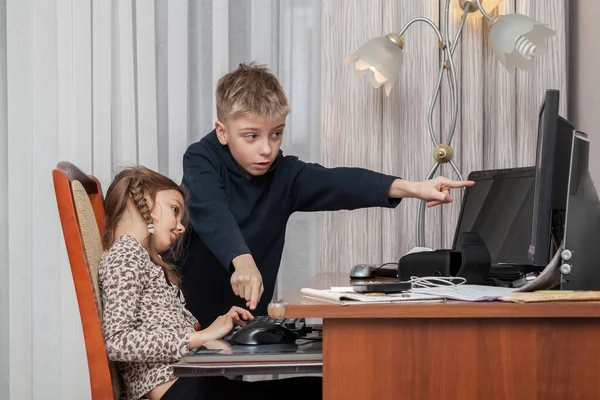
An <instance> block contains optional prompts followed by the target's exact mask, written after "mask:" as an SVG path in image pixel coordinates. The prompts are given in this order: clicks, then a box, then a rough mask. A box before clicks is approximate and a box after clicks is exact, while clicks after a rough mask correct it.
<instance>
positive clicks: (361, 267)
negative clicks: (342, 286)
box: [350, 264, 376, 278]
mask: <svg viewBox="0 0 600 400" xmlns="http://www.w3.org/2000/svg"><path fill="white" fill-rule="evenodd" d="M375 270H376V266H375V265H372V264H357V265H355V266H354V267H352V270H351V271H350V278H371V277H373V276H374V275H375Z"/></svg>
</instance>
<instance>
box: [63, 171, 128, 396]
mask: <svg viewBox="0 0 600 400" xmlns="http://www.w3.org/2000/svg"><path fill="white" fill-rule="evenodd" d="M52 177H53V180H54V191H55V193H56V202H57V204H58V212H59V214H60V222H61V225H62V231H63V235H64V238H65V244H66V247H67V253H68V255H69V263H70V264H71V273H72V275H73V282H74V284H75V293H76V295H77V303H78V305H79V314H80V317H81V325H82V327H83V336H84V342H85V351H86V354H87V362H88V369H89V374H90V387H91V391H92V399H93V400H104V399H118V398H120V393H121V391H120V378H119V375H118V372H117V369H116V365H115V364H114V363H111V362H109V360H108V356H107V354H106V347H105V344H104V338H103V336H102V327H101V316H102V303H101V301H100V291H99V288H98V263H99V261H100V257H101V255H102V252H103V248H102V240H101V232H102V231H103V229H104V201H103V197H102V189H101V187H100V182H99V181H98V180H97V179H96V178H95V177H93V176H89V175H87V174H85V173H84V172H83V171H81V170H80V169H79V168H77V167H76V166H75V165H73V164H71V163H69V162H60V163H58V165H57V167H56V169H54V170H53V171H52Z"/></svg>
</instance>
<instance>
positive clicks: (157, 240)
mask: <svg viewBox="0 0 600 400" xmlns="http://www.w3.org/2000/svg"><path fill="white" fill-rule="evenodd" d="M183 207H184V202H183V196H182V195H181V193H179V191H177V190H162V191H160V192H158V193H156V199H155V201H154V205H153V207H152V212H151V214H150V215H151V217H152V220H153V223H154V228H155V230H156V231H155V233H154V235H151V237H152V240H154V246H155V248H156V251H157V252H159V253H162V252H164V251H167V250H168V249H169V248H170V247H171V245H173V243H175V241H176V240H177V239H178V238H179V236H180V235H182V234H183V232H185V228H184V226H183V225H182V224H181V218H182V216H183V211H184V210H183Z"/></svg>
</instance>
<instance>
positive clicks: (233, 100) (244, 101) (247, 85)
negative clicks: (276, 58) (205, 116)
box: [216, 62, 290, 122]
mask: <svg viewBox="0 0 600 400" xmlns="http://www.w3.org/2000/svg"><path fill="white" fill-rule="evenodd" d="M216 96H217V118H218V119H219V121H221V122H225V121H226V120H227V119H230V118H235V117H238V116H240V115H248V114H253V115H257V116H260V117H265V118H269V119H271V118H285V117H286V116H287V114H288V113H289V112H290V107H289V105H288V101H287V97H286V95H285V92H284V91H283V88H282V87H281V84H280V83H279V80H278V79H277V77H276V76H275V75H273V73H272V72H271V71H270V70H269V69H268V68H267V67H266V66H264V65H260V64H256V63H254V62H252V63H250V64H240V65H239V67H238V68H237V69H235V70H233V71H231V72H229V73H227V74H225V75H223V76H222V77H221V79H219V82H218V83H217V91H216Z"/></svg>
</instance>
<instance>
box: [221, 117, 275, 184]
mask: <svg viewBox="0 0 600 400" xmlns="http://www.w3.org/2000/svg"><path fill="white" fill-rule="evenodd" d="M284 127H285V118H275V119H266V118H264V117H259V116H256V115H254V114H251V115H248V116H240V117H236V118H231V119H228V120H227V121H226V122H221V121H217V122H216V123H215V128H216V131H217V137H218V138H219V142H220V143H221V144H222V145H227V146H228V147H229V150H230V151H231V154H232V155H233V158H234V159H235V161H236V162H237V163H238V165H239V166H240V168H242V170H243V171H244V172H245V173H246V174H248V175H249V176H260V175H263V174H264V173H266V172H267V170H268V169H269V167H270V166H271V164H273V161H275V158H276V157H277V154H278V153H279V148H280V147H281V140H282V138H283V128H284Z"/></svg>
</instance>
